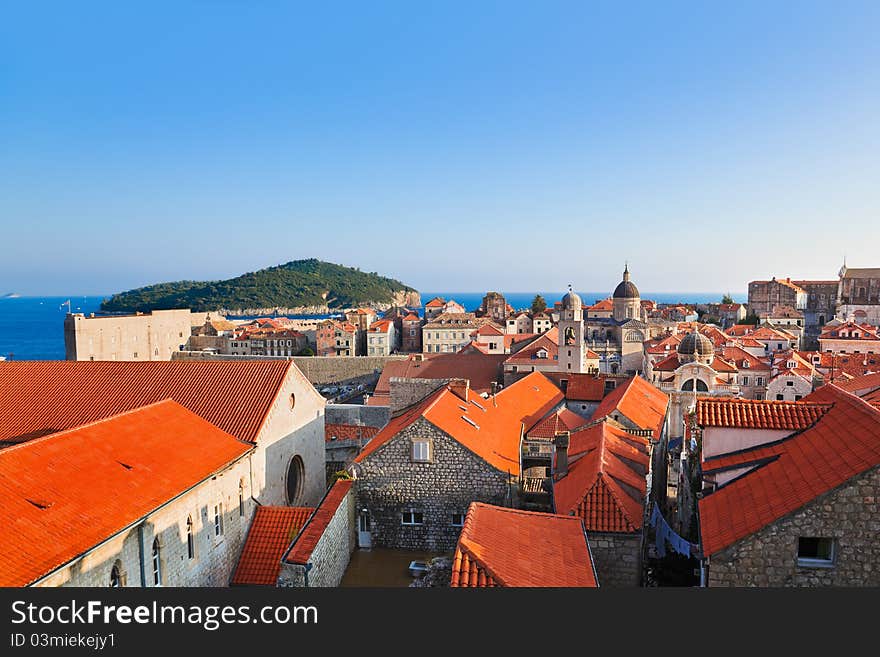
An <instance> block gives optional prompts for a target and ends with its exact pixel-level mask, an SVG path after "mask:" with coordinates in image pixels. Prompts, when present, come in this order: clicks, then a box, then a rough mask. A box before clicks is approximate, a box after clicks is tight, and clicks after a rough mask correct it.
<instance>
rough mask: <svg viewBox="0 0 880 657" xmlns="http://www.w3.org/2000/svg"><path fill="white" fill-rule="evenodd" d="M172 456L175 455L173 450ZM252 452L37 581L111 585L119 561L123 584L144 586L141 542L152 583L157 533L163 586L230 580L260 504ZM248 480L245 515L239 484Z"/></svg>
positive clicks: (217, 583)
mask: <svg viewBox="0 0 880 657" xmlns="http://www.w3.org/2000/svg"><path fill="white" fill-rule="evenodd" d="M169 458H173V456H171V455H170V456H169ZM249 461H250V458H249V455H246V456H244V457H242V458H241V459H239V460H238V461H237V462H235V463H234V464H232V465H231V466H230V467H229V468H227V469H226V470H224V471H223V472H221V473H219V474H217V475H216V476H214V477H212V478H210V479H207V480H205V481H203V482H201V483H199V484H198V485H197V486H195V487H194V488H193V489H191V490H190V491H188V492H186V493H184V494H183V495H181V496H180V497H178V498H177V499H175V500H172V501H171V502H169V503H168V504H166V505H165V506H163V507H161V508H159V509H156V510H155V511H154V512H153V513H151V514H150V515H149V516H147V517H146V518H145V519H144V521H143V523H142V525H143V528H142V531H139V529H138V527H137V526H135V527H131V528H130V529H128V530H126V531H125V532H123V533H120V534H118V535H117V536H114V537H113V538H111V539H109V540H108V541H106V542H104V543H102V544H100V545H99V546H97V547H95V548H94V549H92V550H90V551H89V552H88V553H86V554H85V555H84V556H83V557H82V558H80V559H78V560H76V561H75V562H73V563H71V564H69V565H66V566H64V567H62V568H60V569H59V570H57V571H55V572H54V573H52V574H49V575H48V576H46V577H45V578H43V579H42V580H40V581H38V582H37V583H36V584H35V586H76V587H107V586H109V585H110V573H111V570H112V569H113V566H114V564H117V563H118V564H119V565H120V566H121V571H122V574H123V583H124V585H125V586H141V568H140V563H141V557H140V548H139V544H140V543H141V542H143V563H144V579H145V581H146V586H154V583H153V564H152V547H153V539H155V538H156V537H158V538H159V545H160V553H159V554H160V559H161V574H162V579H161V585H162V586H227V585H228V583H229V580H230V579H231V577H232V573H233V572H234V570H235V566H236V564H237V563H238V558H239V556H240V555H241V549H242V546H243V544H244V539H245V536H246V535H247V530H248V527H250V523H251V519H252V517H253V514H254V509H255V507H256V504H255V503H254V502H253V500H252V499H251V497H250V493H251V490H250V464H249ZM240 484H243V485H244V505H243V515H240V511H239V485H240ZM219 503H222V505H223V512H222V526H223V531H222V534H221V535H220V536H217V535H216V534H215V529H214V506H215V505H216V504H219ZM189 517H191V518H192V520H193V534H194V542H195V556H194V557H193V558H192V559H190V558H189V553H188V548H187V532H186V527H187V518H189Z"/></svg>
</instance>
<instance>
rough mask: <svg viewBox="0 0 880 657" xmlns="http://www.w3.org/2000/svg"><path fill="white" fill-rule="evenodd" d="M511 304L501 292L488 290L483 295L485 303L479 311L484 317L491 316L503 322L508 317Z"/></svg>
mask: <svg viewBox="0 0 880 657" xmlns="http://www.w3.org/2000/svg"><path fill="white" fill-rule="evenodd" d="M508 309H509V306H508V305H507V300H506V299H505V298H504V295H503V294H501V293H500V292H486V296H484V297H483V303H482V305H480V308H479V310H478V311H477V312H478V314H479V315H481V316H483V317H489V318H490V319H492V320H494V321H496V322H499V323H500V322H503V321H504V320H505V319H507V315H508V313H509V310H508Z"/></svg>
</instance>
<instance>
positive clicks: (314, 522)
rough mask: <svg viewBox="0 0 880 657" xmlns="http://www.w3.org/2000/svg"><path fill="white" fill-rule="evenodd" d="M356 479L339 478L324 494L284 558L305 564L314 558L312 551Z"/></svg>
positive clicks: (291, 561) (289, 561) (287, 560)
mask: <svg viewBox="0 0 880 657" xmlns="http://www.w3.org/2000/svg"><path fill="white" fill-rule="evenodd" d="M353 484H354V481H352V480H350V479H337V480H336V482H335V483H334V484H333V485H332V486H331V487H330V490H328V491H327V494H326V495H324V499H323V500H321V503H320V504H319V505H318V508H317V509H315V512H314V513H313V514H312V515H311V517H310V518H309V519H308V521H307V522H306V524H305V526H304V527H303V528H302V529H301V530H300V533H299V536H297V538H296V541H295V542H294V543H293V545H291V546H290V549H289V550H288V551H287V554H286V555H284V556H283V557H282V558H283V559H284V561H286V562H287V563H295V564H300V565H305V564H307V563H308V562H309V559H311V558H312V551H313V550H314V549H315V546H316V545H317V544H318V541H320V540H321V537H322V536H323V535H324V531H325V530H326V529H327V526H328V525H329V524H330V521H331V520H332V519H333V516H334V515H335V514H336V511H337V509H339V505H340V504H342V500H343V499H345V496H346V495H347V494H348V492H349V491H350V490H351V487H352V485H353Z"/></svg>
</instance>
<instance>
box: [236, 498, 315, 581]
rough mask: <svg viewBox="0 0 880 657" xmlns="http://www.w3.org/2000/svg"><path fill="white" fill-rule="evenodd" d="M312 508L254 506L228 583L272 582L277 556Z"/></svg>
mask: <svg viewBox="0 0 880 657" xmlns="http://www.w3.org/2000/svg"><path fill="white" fill-rule="evenodd" d="M313 511H314V509H313V508H311V507H303V506H258V507H257V510H256V512H255V513H254V519H253V521H252V522H251V527H250V529H249V530H248V535H247V539H246V540H245V543H244V547H243V548H242V551H241V557H240V558H239V560H238V566H237V567H236V569H235V574H234V575H233V576H232V582H231V585H232V586H275V585H276V583H277V581H278V574H279V573H280V572H281V556H282V555H283V554H284V550H285V549H287V547H288V546H289V545H290V544H291V542H292V541H293V539H294V538H295V537H296V535H297V533H298V532H299V530H300V528H301V527H302V526H303V525H304V524H305V523H306V520H308V518H309V516H310V515H311V514H312V512H313Z"/></svg>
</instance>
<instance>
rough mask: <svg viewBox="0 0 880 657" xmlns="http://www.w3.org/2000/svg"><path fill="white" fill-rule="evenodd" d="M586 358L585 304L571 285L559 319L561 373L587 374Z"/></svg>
mask: <svg viewBox="0 0 880 657" xmlns="http://www.w3.org/2000/svg"><path fill="white" fill-rule="evenodd" d="M585 356H586V345H585V344H584V302H583V301H582V300H581V298H580V297H579V296H578V295H577V293H576V292H574V291H572V289H571V285H569V286H568V293H567V294H566V295H565V296H564V297H562V314H561V316H560V318H559V371H560V372H562V373H565V372H574V373H577V374H582V373H583V372H586V371H587V368H586V360H585Z"/></svg>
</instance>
